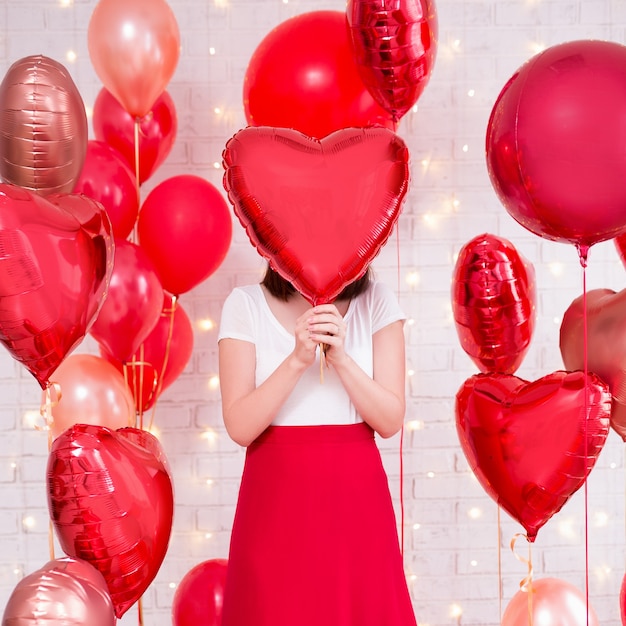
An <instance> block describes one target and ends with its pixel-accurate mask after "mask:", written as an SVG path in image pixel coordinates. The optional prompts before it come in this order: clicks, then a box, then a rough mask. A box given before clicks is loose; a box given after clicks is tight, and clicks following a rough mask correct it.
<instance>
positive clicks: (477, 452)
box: [456, 371, 611, 542]
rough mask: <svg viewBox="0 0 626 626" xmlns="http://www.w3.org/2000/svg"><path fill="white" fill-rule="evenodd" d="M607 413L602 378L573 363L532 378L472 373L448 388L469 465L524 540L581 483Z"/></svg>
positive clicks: (600, 443) (602, 438)
mask: <svg viewBox="0 0 626 626" xmlns="http://www.w3.org/2000/svg"><path fill="white" fill-rule="evenodd" d="M585 383H586V384H585ZM586 394H587V399H585V395H586ZM585 402H587V406H588V407H589V410H588V416H587V418H586V416H585V412H584V411H583V410H582V407H584V406H585ZM610 414H611V394H610V393H609V390H608V387H607V385H606V384H605V383H604V382H602V381H601V380H600V379H599V378H598V377H597V376H595V375H594V374H589V375H588V376H587V378H586V379H585V375H584V373H583V372H580V371H576V372H561V371H559V372H554V373H552V374H548V375H547V376H544V377H543V378H540V379H538V380H536V381H533V382H528V381H525V380H522V379H521V378H517V377H516V376H509V375H505V374H477V375H475V376H472V377H471V378H469V379H467V380H466V381H465V383H464V384H463V385H462V386H461V388H460V389H459V391H458V392H457V394H456V427H457V433H458V436H459V440H460V442H461V447H462V449H463V452H464V453H465V456H466V458H467V460H468V462H469V465H470V467H471V469H472V471H473V472H474V474H475V475H476V478H477V479H478V482H479V483H480V484H481V485H482V487H483V489H484V490H485V491H486V492H487V493H488V494H489V495H490V496H491V497H492V498H493V499H494V500H495V501H496V502H497V503H498V504H499V505H500V506H501V507H502V508H503V509H504V510H505V511H507V512H508V513H509V514H510V515H511V516H512V517H513V518H514V519H515V520H517V521H518V522H519V523H520V524H521V525H522V526H523V527H524V528H525V529H526V533H527V536H528V540H529V541H531V542H532V541H534V540H535V538H536V536H537V532H538V531H539V529H540V528H541V527H542V526H543V525H544V524H545V523H546V522H547V521H548V520H549V519H550V518H551V517H552V516H553V515H554V514H555V513H557V512H558V511H560V510H561V508H562V507H563V505H564V504H565V503H566V502H567V501H568V500H569V498H570V497H571V496H572V494H574V493H575V492H576V491H577V490H578V489H579V488H580V487H581V486H582V485H583V484H584V482H585V480H586V478H587V476H588V475H589V472H591V470H592V468H593V466H594V465H595V462H596V459H597V458H598V455H599V454H600V452H601V451H602V447H603V446H604V443H605V441H606V438H607V435H608V432H609V417H610Z"/></svg>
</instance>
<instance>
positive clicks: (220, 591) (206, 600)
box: [172, 559, 228, 626]
mask: <svg viewBox="0 0 626 626" xmlns="http://www.w3.org/2000/svg"><path fill="white" fill-rule="evenodd" d="M227 567H228V561H227V560H226V559H210V560H209V561H204V562H202V563H199V564H198V565H196V566H195V567H193V568H192V569H191V570H189V572H187V574H185V576H184V577H183V579H182V580H181V581H180V584H179V585H178V587H177V588H176V593H175V594H174V600H173V602H172V625H173V626H198V624H202V626H220V625H221V623H222V605H223V603H224V586H225V585H226V569H227Z"/></svg>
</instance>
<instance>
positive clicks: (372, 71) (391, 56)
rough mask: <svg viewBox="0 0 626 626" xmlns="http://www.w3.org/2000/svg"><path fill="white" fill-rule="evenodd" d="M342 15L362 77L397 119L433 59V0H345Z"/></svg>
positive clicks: (412, 100) (413, 98) (430, 68)
mask: <svg viewBox="0 0 626 626" xmlns="http://www.w3.org/2000/svg"><path fill="white" fill-rule="evenodd" d="M346 17H347V20H348V26H349V28H350V35H351V38H350V39H351V44H352V50H353V54H354V58H355V60H356V63H357V67H358V70H359V74H360V76H361V79H362V80H363V83H364V84H365V86H366V87H367V89H368V91H369V92H370V94H371V95H372V97H373V98H374V100H376V102H378V104H380V105H381V106H382V107H383V108H384V109H385V110H386V111H388V112H389V113H390V114H391V115H392V117H393V119H394V121H395V122H397V121H398V120H399V119H400V118H401V117H402V116H403V115H404V114H405V113H406V112H407V111H408V110H409V109H410V108H411V107H412V106H413V105H414V104H415V103H416V102H417V100H418V98H419V97H420V96H421V95H422V92H423V91H424V89H425V87H426V85H427V84H428V80H429V79H430V75H431V73H432V71H433V67H434V65H435V56H436V50H437V31H438V21H437V12H436V10H435V3H434V2H433V1H432V0H348V5H347V8H346Z"/></svg>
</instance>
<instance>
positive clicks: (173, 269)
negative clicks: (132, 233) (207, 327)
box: [137, 174, 233, 296]
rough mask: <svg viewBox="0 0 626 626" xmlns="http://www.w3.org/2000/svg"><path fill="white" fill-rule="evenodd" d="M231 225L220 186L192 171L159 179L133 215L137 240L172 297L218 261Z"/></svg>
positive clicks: (227, 243)
mask: <svg viewBox="0 0 626 626" xmlns="http://www.w3.org/2000/svg"><path fill="white" fill-rule="evenodd" d="M232 229H233V223H232V218H231V215H230V211H229V210H228V205H227V204H226V200H225V199H224V197H223V196H222V194H221V193H220V191H219V190H218V189H217V188H216V187H214V186H213V185H212V184H211V183H209V182H208V181H206V180H205V179H204V178H201V177H200V176H194V175H191V174H181V175H179V176H172V177H171V178H167V179H166V180H164V181H163V182H161V183H159V184H158V185H157V186H156V187H155V188H154V189H153V190H152V191H151V192H150V193H149V194H148V197H147V198H146V199H145V200H144V202H143V204H142V206H141V210H140V212H139V219H138V220H137V235H138V238H139V245H140V246H141V247H142V248H143V250H144V251H145V252H146V254H147V255H148V257H149V258H150V260H151V261H152V263H153V264H154V267H155V268H156V271H157V274H158V276H159V279H160V280H161V284H162V285H163V289H165V290H166V291H169V292H170V293H173V294H175V295H177V296H178V295H180V294H182V293H186V292H187V291H190V290H191V289H193V288H194V287H196V286H197V285H199V284H200V283H201V282H203V281H204V280H206V279H207V278H208V277H209V276H210V275H211V274H213V272H215V270H216V269H217V268H218V267H219V266H220V265H221V263H222V261H223V260H224V258H225V257H226V253H227V252H228V249H229V248H230V242H231V238H232Z"/></svg>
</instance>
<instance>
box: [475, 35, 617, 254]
mask: <svg viewBox="0 0 626 626" xmlns="http://www.w3.org/2000/svg"><path fill="white" fill-rule="evenodd" d="M625 112H626V46H623V45H621V44H618V43H615V42H609V41H601V40H582V41H572V42H568V43H563V44H558V45H555V46H552V47H550V48H548V49H547V50H544V51H543V52H541V53H540V54H538V55H536V56H535V57H533V58H532V59H530V60H529V61H528V62H526V63H525V64H524V65H523V66H522V67H521V68H520V69H519V70H518V71H517V72H516V73H515V74H514V75H513V76H512V77H511V78H510V79H509V81H508V82H507V84H506V85H505V86H504V88H503V89H502V91H501V92H500V95H499V96H498V98H497V100H496V103H495V105H494V107H493V110H492V111H491V117H490V119H489V123H488V127H487V137H486V156H487V168H488V172H489V176H490V178H491V182H492V185H493V187H494V189H495V191H496V193H497V195H498V197H499V198H500V200H501V202H502V204H503V205H504V207H505V209H506V210H507V211H508V213H509V214H510V215H511V216H512V217H513V218H514V219H515V220H516V221H518V222H519V223H520V224H521V225H522V226H524V227H525V228H527V229H528V230H530V231H531V232H533V233H535V234H536V235H539V236H541V237H544V238H546V239H550V240H554V241H561V242H568V243H574V244H577V245H579V246H583V247H588V246H590V245H592V244H594V243H596V242H599V241H604V240H607V239H612V238H613V237H616V236H617V235H619V234H620V233H622V232H624V230H625V229H626V185H624V180H626V151H625V150H624V141H623V137H624V136H626V114H625Z"/></svg>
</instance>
